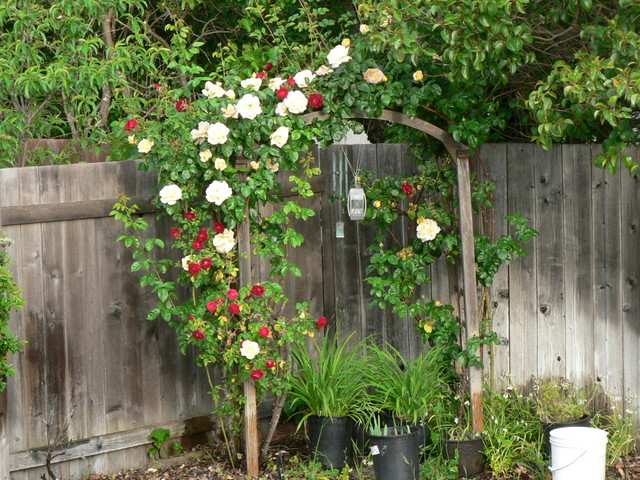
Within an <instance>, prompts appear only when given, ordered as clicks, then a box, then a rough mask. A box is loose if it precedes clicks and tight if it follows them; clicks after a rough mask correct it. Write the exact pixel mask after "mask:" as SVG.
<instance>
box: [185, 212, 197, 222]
mask: <svg viewBox="0 0 640 480" xmlns="http://www.w3.org/2000/svg"><path fill="white" fill-rule="evenodd" d="M184 218H186V219H187V220H195V219H196V214H195V213H193V212H187V213H185V214H184Z"/></svg>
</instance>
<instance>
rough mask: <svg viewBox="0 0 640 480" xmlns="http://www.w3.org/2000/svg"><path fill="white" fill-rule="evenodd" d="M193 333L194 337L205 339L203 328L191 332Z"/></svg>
mask: <svg viewBox="0 0 640 480" xmlns="http://www.w3.org/2000/svg"><path fill="white" fill-rule="evenodd" d="M191 335H193V338H197V339H198V340H204V333H203V332H202V330H194V331H193V332H191Z"/></svg>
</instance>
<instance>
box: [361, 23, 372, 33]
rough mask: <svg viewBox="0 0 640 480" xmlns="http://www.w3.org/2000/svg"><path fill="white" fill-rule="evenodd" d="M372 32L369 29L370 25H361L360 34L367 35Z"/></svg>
mask: <svg viewBox="0 0 640 480" xmlns="http://www.w3.org/2000/svg"><path fill="white" fill-rule="evenodd" d="M370 31H371V30H370V28H369V25H367V24H365V23H363V24H362V25H360V33H362V34H363V35H366V34H367V33H369V32H370Z"/></svg>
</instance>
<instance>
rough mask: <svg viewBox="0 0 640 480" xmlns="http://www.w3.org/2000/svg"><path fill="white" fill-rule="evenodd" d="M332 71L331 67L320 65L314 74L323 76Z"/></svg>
mask: <svg viewBox="0 0 640 480" xmlns="http://www.w3.org/2000/svg"><path fill="white" fill-rule="evenodd" d="M332 72H333V68H329V67H327V66H326V65H320V67H318V69H317V70H316V75H317V76H319V77H324V76H325V75H329V74H330V73H332Z"/></svg>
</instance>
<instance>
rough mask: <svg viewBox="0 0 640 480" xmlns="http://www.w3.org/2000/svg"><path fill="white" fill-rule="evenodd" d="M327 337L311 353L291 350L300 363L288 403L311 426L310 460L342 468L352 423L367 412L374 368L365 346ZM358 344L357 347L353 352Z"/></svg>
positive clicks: (345, 458)
mask: <svg viewBox="0 0 640 480" xmlns="http://www.w3.org/2000/svg"><path fill="white" fill-rule="evenodd" d="M352 337H353V334H351V335H349V336H348V337H347V338H345V339H344V340H341V339H339V337H338V335H336V336H335V337H329V336H328V335H325V337H324V338H323V339H322V342H321V343H320V344H318V343H317V342H316V341H315V340H314V341H312V345H311V347H312V348H310V349H309V348H305V347H303V346H297V347H295V348H293V349H292V352H291V354H292V357H293V360H294V361H295V363H296V367H295V371H294V374H293V375H292V377H291V387H290V391H289V398H290V400H291V405H292V407H293V408H297V409H298V410H300V411H301V412H302V417H301V419H300V421H299V424H298V427H300V426H301V425H302V424H303V422H305V421H307V424H308V428H309V437H310V441H311V447H312V454H313V456H314V458H315V459H316V460H319V461H320V462H321V463H322V464H323V465H324V466H326V467H329V468H342V467H343V466H344V465H345V464H346V460H347V458H348V456H349V452H350V449H351V437H352V429H353V420H356V421H361V420H362V419H363V418H364V416H365V412H367V411H368V405H367V395H366V388H367V382H366V375H365V373H366V372H367V370H369V369H370V368H371V366H370V365H369V360H368V356H367V350H366V348H364V347H365V342H364V341H361V342H351V340H352ZM350 343H354V344H353V346H351V347H350V346H349V345H350Z"/></svg>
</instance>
